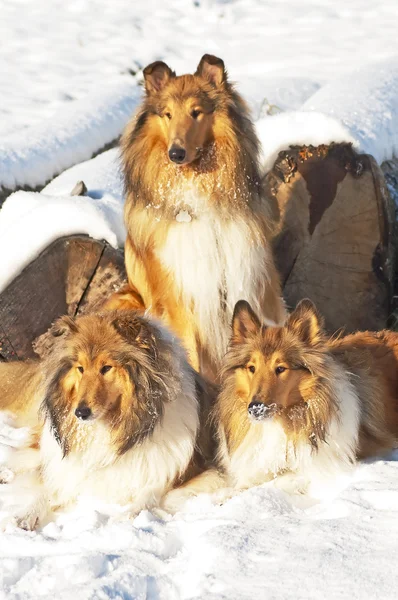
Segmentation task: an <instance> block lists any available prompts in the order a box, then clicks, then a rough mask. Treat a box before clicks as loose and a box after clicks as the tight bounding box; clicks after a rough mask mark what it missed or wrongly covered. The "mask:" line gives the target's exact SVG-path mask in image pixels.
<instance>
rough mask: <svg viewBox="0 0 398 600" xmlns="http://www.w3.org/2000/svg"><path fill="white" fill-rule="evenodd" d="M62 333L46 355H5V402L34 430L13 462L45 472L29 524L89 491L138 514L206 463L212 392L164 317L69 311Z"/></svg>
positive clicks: (59, 327) (25, 517)
mask: <svg viewBox="0 0 398 600" xmlns="http://www.w3.org/2000/svg"><path fill="white" fill-rule="evenodd" d="M52 333H53V335H54V336H55V337H54V345H53V348H52V350H51V352H50V353H49V355H48V357H47V358H46V359H45V360H44V361H43V362H31V363H2V364H0V410H3V411H7V412H8V413H10V415H12V416H13V418H14V419H15V424H16V426H18V427H27V428H29V429H30V430H31V431H32V432H33V433H32V436H31V438H29V441H28V443H27V445H26V447H23V448H21V449H19V450H17V449H16V450H15V452H14V453H11V456H10V462H9V463H8V464H7V465H6V470H5V472H6V475H7V478H8V475H9V473H10V471H12V472H14V473H15V474H16V479H17V477H18V476H19V475H21V474H23V473H26V472H30V473H31V474H32V475H34V476H35V478H36V485H37V490H38V492H37V495H36V497H35V500H34V502H32V503H31V504H30V506H28V507H27V508H26V510H24V511H23V512H22V513H21V514H18V515H16V519H17V521H18V523H19V524H20V525H21V526H23V527H25V528H29V529H31V528H34V527H36V526H40V525H42V524H43V523H45V522H46V520H48V519H49V518H50V515H51V511H52V510H54V509H56V508H59V507H61V508H65V507H69V506H73V504H74V503H75V502H76V500H77V499H78V497H80V496H90V497H94V498H97V499H99V500H100V501H101V502H104V503H117V504H120V505H127V506H128V512H129V514H133V515H134V514H136V513H138V512H139V511H140V510H141V509H144V508H152V507H154V506H157V505H158V504H159V503H160V500H161V498H162V497H163V496H164V494H165V493H166V492H168V491H169V490H170V489H171V488H173V486H176V485H179V484H180V483H182V482H183V481H184V480H185V479H186V478H188V477H191V476H192V475H194V474H195V473H196V472H198V470H200V469H201V468H204V467H205V465H206V460H207V459H208V457H210V455H211V453H212V452H214V448H213V447H212V436H211V434H210V429H209V428H208V426H207V414H208V412H209V409H210V404H211V402H212V399H213V396H212V391H211V389H210V387H208V386H207V384H206V382H204V381H203V380H202V379H201V378H200V376H199V375H198V374H197V373H195V372H194V370H193V369H192V368H191V367H190V365H189V364H188V362H187V359H186V353H185V351H184V350H183V348H182V347H181V346H180V345H179V344H178V342H177V340H175V339H173V337H172V335H171V334H170V333H169V332H168V331H167V330H166V329H165V328H164V327H163V326H161V325H160V324H159V323H157V322H154V321H153V320H151V319H148V318H146V317H144V316H143V315H139V314H137V313H134V312H133V311H115V312H112V311H109V312H104V313H100V314H92V315H85V316H81V317H79V318H77V319H71V318H69V317H62V318H61V319H59V320H58V321H57V322H56V324H55V325H54V326H53V329H52ZM201 424H202V425H203V426H201ZM7 468H8V470H7ZM3 472H4V468H3Z"/></svg>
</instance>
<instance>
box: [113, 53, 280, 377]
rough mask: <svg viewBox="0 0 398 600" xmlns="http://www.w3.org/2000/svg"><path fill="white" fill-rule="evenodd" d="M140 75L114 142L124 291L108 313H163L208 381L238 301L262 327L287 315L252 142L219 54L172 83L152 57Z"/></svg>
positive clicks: (254, 141) (246, 117) (255, 142)
mask: <svg viewBox="0 0 398 600" xmlns="http://www.w3.org/2000/svg"><path fill="white" fill-rule="evenodd" d="M144 78H145V89H146V97H145V100H144V102H143V103H142V105H141V107H140V109H139V110H138V113H137V115H136V116H135V118H134V119H133V120H132V121H131V123H130V124H129V125H128V127H127V128H126V131H125V132H124V135H123V138H122V143H121V146H122V159H123V167H124V177H125V190H126V205H125V224H126V228H127V242H126V247H125V263H126V270H127V275H128V280H129V286H128V287H127V288H125V289H123V290H121V291H120V292H119V293H118V294H116V295H114V296H113V297H112V298H111V299H110V301H109V302H108V307H110V308H115V307H123V308H129V307H130V308H138V309H146V310H149V311H150V312H151V313H152V314H154V315H156V316H157V317H160V318H161V319H162V320H163V321H164V322H165V323H166V324H167V325H168V326H170V327H171V329H172V330H173V331H174V332H175V333H176V334H177V335H178V336H179V337H180V338H181V339H182V341H183V343H184V345H185V347H186V349H187V350H188V353H189V357H190V362H191V364H192V365H193V367H194V368H195V369H197V370H200V369H201V370H202V371H203V370H206V369H207V372H208V373H212V375H213V376H214V375H215V372H216V371H217V369H218V366H219V363H220V360H221V357H222V356H223V354H224V353H225V351H226V348H227V344H228V336H229V327H230V321H231V317H232V312H233V307H234V305H235V303H236V302H237V300H238V299H239V298H241V297H242V295H246V298H247V300H248V301H250V302H251V303H252V304H253V306H255V308H256V310H257V311H258V312H259V314H261V315H262V317H263V318H265V319H268V321H271V322H274V323H281V322H282V321H283V318H284V307H283V303H282V300H281V297H280V295H281V292H280V283H279V277H278V274H277V271H276V269H275V266H274V262H273V258H272V252H271V248H270V244H269V240H270V236H271V214H270V212H271V211H270V206H269V203H268V201H267V199H266V198H265V197H264V195H263V190H262V187H261V177H260V172H259V166H258V157H259V143H258V139H257V137H256V134H255V132H254V128H253V125H252V123H251V121H250V118H249V113H248V109H247V107H246V104H245V103H244V101H243V99H242V98H241V97H240V95H239V94H238V93H237V92H236V90H235V89H234V87H233V86H232V84H231V83H230V82H229V81H228V78H227V74H226V71H225V68H224V63H223V61H222V60H221V59H219V58H216V57H214V56H210V55H204V56H203V57H202V59H201V61H200V63H199V65H198V68H197V70H196V72H195V74H194V75H182V76H179V77H177V76H176V75H175V73H174V72H173V71H171V69H170V68H169V67H168V66H167V65H166V64H165V63H163V62H156V63H153V64H151V65H149V66H148V67H147V68H146V69H145V70H144ZM173 153H174V154H175V153H177V154H178V153H180V155H179V156H177V158H178V162H176V158H175V156H174V154H173ZM181 153H182V154H181Z"/></svg>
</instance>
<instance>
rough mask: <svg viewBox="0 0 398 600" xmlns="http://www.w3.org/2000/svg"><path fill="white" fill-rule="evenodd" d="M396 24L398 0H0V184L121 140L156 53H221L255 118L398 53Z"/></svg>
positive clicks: (42, 178)
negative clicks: (143, 71)
mask: <svg viewBox="0 0 398 600" xmlns="http://www.w3.org/2000/svg"><path fill="white" fill-rule="evenodd" d="M397 22H398V4H397V2H396V0H383V2H382V3H371V2H368V1H367V0H350V1H349V2H347V0H287V1H286V2H275V1H271V0H170V1H168V2H163V3H162V2H159V0H146V1H145V2H138V1H136V2H132V1H131V0H113V1H112V2H109V1H108V0H68V2H65V1H64V0H51V1H49V2H46V1H45V0H36V1H35V2H32V0H0V40H1V42H2V45H1V52H0V99H1V102H0V136H1V137H0V190H1V187H2V186H3V187H6V188H9V189H15V188H16V187H21V186H23V185H29V186H31V187H35V186H36V185H40V184H43V185H44V183H45V182H46V181H48V180H49V179H50V178H51V177H52V176H53V175H55V174H56V173H58V172H60V170H63V169H65V168H67V167H69V166H71V165H73V164H75V163H77V162H80V161H82V160H86V159H88V158H90V156H91V155H92V154H93V152H94V151H95V150H96V149H99V148H101V147H102V146H103V145H105V144H107V143H108V142H110V141H112V139H114V138H115V137H116V136H117V135H118V134H119V133H120V131H121V129H122V128H123V125H124V123H125V122H126V120H127V118H128V114H129V112H131V110H132V108H133V106H134V105H135V104H136V101H137V99H136V92H135V90H134V86H135V83H136V78H134V77H133V76H132V75H131V74H130V72H131V71H132V72H133V73H135V72H137V70H139V68H142V67H144V66H145V65H146V64H148V63H149V62H151V61H153V60H157V59H159V58H161V59H163V60H166V61H168V62H169V63H170V65H171V66H172V67H173V68H174V69H176V70H177V72H180V73H181V72H187V71H189V72H192V70H193V69H194V68H195V66H196V65H197V63H198V62H199V59H200V57H201V55H202V54H203V53H205V52H209V53H213V54H216V55H218V56H221V57H223V58H224V60H225V62H226V65H227V67H228V69H229V72H230V75H231V77H232V78H233V79H234V80H236V81H238V82H239V86H240V89H241V90H242V91H243V92H244V93H245V95H246V96H247V98H248V99H249V100H250V102H251V104H252V106H253V109H254V116H255V117H257V116H259V114H260V112H267V110H268V111H271V112H273V111H274V112H275V111H277V110H294V109H298V108H300V107H301V106H302V105H303V103H305V102H306V100H308V99H309V98H310V97H311V96H312V95H313V94H314V93H315V92H316V91H317V90H318V88H319V87H320V86H323V85H324V84H327V83H329V82H331V81H333V80H334V79H335V78H336V77H340V76H341V75H345V74H348V73H351V72H352V71H353V69H356V68H357V67H359V66H361V65H363V64H372V63H377V62H378V61H381V60H382V61H383V60H387V59H389V58H392V57H394V56H395V55H397V54H398V42H397V35H396V27H397V25H396V24H397ZM349 81H350V82H351V81H353V82H354V81H355V79H350V80H349ZM325 93H326V95H327V94H328V92H327V91H326V92H325ZM367 100H369V104H372V102H373V98H367ZM323 107H324V103H323V104H322V108H323ZM375 108H376V109H378V106H375Z"/></svg>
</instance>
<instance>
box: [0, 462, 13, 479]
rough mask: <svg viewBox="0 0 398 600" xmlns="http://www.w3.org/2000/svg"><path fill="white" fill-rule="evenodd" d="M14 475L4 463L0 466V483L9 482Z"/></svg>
mask: <svg viewBox="0 0 398 600" xmlns="http://www.w3.org/2000/svg"><path fill="white" fill-rule="evenodd" d="M14 477H15V473H14V472H13V471H11V469H9V468H8V467H5V466H4V465H2V466H0V484H2V483H11V482H12V481H13V479H14Z"/></svg>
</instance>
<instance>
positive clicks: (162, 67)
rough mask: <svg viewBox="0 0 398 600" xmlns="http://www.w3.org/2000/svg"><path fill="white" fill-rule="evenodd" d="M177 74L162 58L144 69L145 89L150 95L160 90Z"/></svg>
mask: <svg viewBox="0 0 398 600" xmlns="http://www.w3.org/2000/svg"><path fill="white" fill-rule="evenodd" d="M175 76H176V74H175V73H174V71H172V70H171V69H170V67H168V66H167V65H166V63H164V62H162V61H161V60H157V61H156V62H153V63H151V64H150V65H148V66H147V67H145V69H144V80H145V90H146V93H147V94H148V96H151V95H152V94H157V93H158V92H160V91H161V90H162V89H163V88H164V87H165V86H166V85H167V83H168V82H169V81H170V79H172V77H175Z"/></svg>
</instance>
